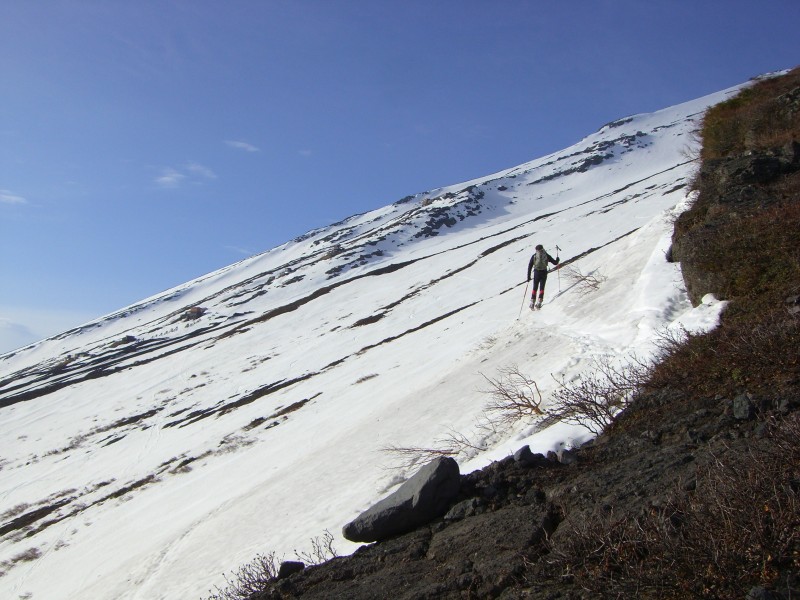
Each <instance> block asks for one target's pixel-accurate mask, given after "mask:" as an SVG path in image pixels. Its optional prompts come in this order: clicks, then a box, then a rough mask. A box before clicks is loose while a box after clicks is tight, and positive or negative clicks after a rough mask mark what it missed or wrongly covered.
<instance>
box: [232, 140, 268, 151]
mask: <svg viewBox="0 0 800 600" xmlns="http://www.w3.org/2000/svg"><path fill="white" fill-rule="evenodd" d="M225 143H226V144H228V146H230V147H231V148H236V149H238V150H244V151H245V152H260V150H261V149H260V148H258V147H256V146H253V144H250V143H248V142H244V141H241V140H225Z"/></svg>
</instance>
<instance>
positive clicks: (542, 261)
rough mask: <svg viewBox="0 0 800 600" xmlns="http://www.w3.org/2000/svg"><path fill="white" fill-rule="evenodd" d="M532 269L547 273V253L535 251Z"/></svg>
mask: <svg viewBox="0 0 800 600" xmlns="http://www.w3.org/2000/svg"><path fill="white" fill-rule="evenodd" d="M533 268H534V270H536V271H547V252H545V251H544V250H542V251H541V252H540V251H539V250H537V251H536V254H534V255H533Z"/></svg>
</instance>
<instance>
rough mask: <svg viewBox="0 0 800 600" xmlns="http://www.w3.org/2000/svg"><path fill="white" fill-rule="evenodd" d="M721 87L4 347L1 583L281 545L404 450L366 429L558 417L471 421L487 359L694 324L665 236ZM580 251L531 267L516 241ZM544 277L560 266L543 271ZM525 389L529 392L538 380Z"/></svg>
mask: <svg viewBox="0 0 800 600" xmlns="http://www.w3.org/2000/svg"><path fill="white" fill-rule="evenodd" d="M738 89H740V88H739V87H738V86H737V87H736V88H731V89H729V90H725V91H722V92H719V93H717V94H713V95H710V96H707V97H704V98H701V99H698V100H695V101H692V102H687V103H685V104H682V105H679V106H676V107H672V108H669V109H665V110H662V111H658V112H656V113H652V114H645V115H637V116H634V117H630V118H626V119H621V120H619V121H615V122H613V123H610V124H608V125H606V126H604V127H602V128H601V129H600V130H599V131H597V132H596V133H594V134H592V135H590V136H588V137H587V138H585V139H584V140H582V141H581V142H579V143H577V144H575V145H573V146H572V147H570V148H567V149H565V150H563V151H561V152H556V153H553V154H551V155H548V156H546V157H543V158H540V159H537V160H533V161H530V162H528V163H525V164H523V165H520V166H517V167H513V168H510V169H507V170H504V171H501V172H498V173H495V174H493V175H490V176H487V177H483V178H478V179H474V180H472V181H468V182H464V183H461V184H457V185H451V186H447V187H442V188H439V189H437V190H433V191H430V192H425V193H421V194H416V195H413V196H409V197H407V198H404V199H402V200H400V201H398V202H395V203H394V204H391V205H388V206H386V207H384V208H380V209H377V210H374V211H370V212H368V213H364V214H361V215H355V216H353V217H350V218H347V219H345V220H343V221H341V222H339V223H336V224H333V225H330V226H328V227H323V228H320V229H317V230H314V231H311V232H309V233H308V234H306V235H304V236H301V237H299V238H296V239H294V240H292V241H290V242H287V243H286V244H283V245H282V246H279V247H277V248H274V249H272V250H270V251H267V252H265V253H263V254H260V255H257V256H254V257H252V258H249V259H246V260H243V261H240V262H238V263H236V264H234V265H231V266H229V267H225V268H223V269H220V270H218V271H216V272H214V273H211V274H208V275H206V276H204V277H200V278H198V279H195V280H194V281H191V282H188V283H186V284H184V285H180V286H177V287H175V288H172V289H171V290H167V291H165V292H163V293H162V294H158V295H156V296H153V297H151V298H148V299H146V300H144V301H142V302H140V303H137V304H134V305H132V306H130V307H127V308H125V309H122V310H120V311H118V312H116V313H113V314H111V315H108V316H107V317H104V318H103V319H99V320H97V321H94V322H92V323H88V324H86V325H85V326H83V327H80V328H77V329H74V330H71V331H68V332H65V333H64V334H62V335H59V336H56V337H54V338H51V339H49V340H45V341H43V342H40V343H37V344H33V345H31V346H28V347H26V348H23V349H20V350H18V351H16V352H12V353H8V354H6V355H3V356H0V410H2V412H3V419H2V421H1V422H0V440H2V448H3V450H2V453H1V454H0V573H2V576H0V590H2V591H3V596H4V597H12V598H13V597H23V598H47V599H51V598H75V597H85V598H148V599H150V598H185V597H189V596H200V595H202V594H203V593H205V592H206V591H207V590H208V589H209V588H210V587H211V586H213V585H214V584H220V583H222V581H221V580H222V573H223V572H227V571H230V570H231V569H234V568H235V567H237V566H238V565H240V564H242V563H244V562H246V561H248V560H249V559H250V558H252V557H253V556H254V555H255V554H257V553H258V552H263V551H265V550H276V551H277V552H279V553H284V554H286V555H287V556H289V557H291V553H292V551H293V550H294V549H295V548H302V545H303V543H304V541H305V540H308V539H309V538H310V537H313V536H317V535H320V534H321V533H322V532H323V531H325V530H329V531H331V532H332V533H334V534H335V535H336V536H337V545H338V547H339V549H340V551H344V552H347V551H351V550H353V549H354V548H355V546H353V545H348V544H347V543H346V542H344V541H343V540H341V538H340V537H339V529H340V528H341V526H342V525H343V524H344V523H345V522H347V521H348V520H349V519H350V518H352V517H353V516H354V515H355V514H357V513H358V512H359V511H360V510H361V509H363V508H366V507H367V506H368V505H369V504H371V503H372V502H374V501H375V500H377V499H379V498H380V497H381V496H383V495H385V494H386V493H387V492H388V491H390V490H391V489H393V487H394V486H395V485H396V484H397V483H399V482H400V481H402V479H403V477H405V476H408V475H409V474H410V473H408V472H407V471H406V472H403V471H401V470H397V469H391V468H388V469H387V468H386V467H387V466H391V457H390V456H387V454H386V453H385V452H381V450H382V449H383V448H386V447H387V446H392V445H404V446H406V445H408V446H413V445H419V446H431V445H432V444H434V443H435V441H436V440H437V439H439V438H441V437H442V436H443V435H446V434H447V433H448V432H452V431H457V432H463V433H464V434H465V435H468V436H470V438H471V439H474V440H475V443H476V445H478V446H481V447H485V448H486V449H487V450H486V451H485V452H483V453H471V454H465V455H463V456H461V457H459V463H460V464H461V467H462V471H465V470H469V469H471V468H477V467H479V466H481V465H483V464H486V463H487V462H488V461H490V460H492V459H494V458H497V457H502V456H505V455H506V454H507V453H508V452H510V451H513V450H515V449H516V448H518V447H519V446H521V445H523V444H525V443H527V444H530V445H531V447H532V449H534V451H537V450H538V451H541V450H545V451H546V450H548V449H552V448H555V447H559V446H563V445H571V444H578V443H580V442H581V441H583V440H585V439H587V438H588V436H589V432H588V431H586V430H585V429H582V428H580V427H568V426H566V425H563V424H558V425H555V426H552V427H549V428H547V429H544V430H541V431H540V430H539V429H537V427H536V426H535V424H532V423H520V424H519V425H518V426H517V427H516V428H515V429H513V430H502V431H499V430H495V431H490V432H488V433H487V430H486V429H485V428H481V427H476V422H477V421H478V420H480V419H482V418H483V405H484V403H485V400H484V395H483V394H482V392H481V389H482V388H484V387H485V385H484V379H483V376H484V375H487V376H492V375H494V374H495V373H496V372H497V370H498V369H501V368H503V367H505V366H508V365H510V364H514V365H518V366H519V368H520V370H522V371H524V372H526V373H530V375H531V376H532V377H533V378H534V379H536V381H537V382H539V385H540V388H541V390H542V392H543V393H544V395H545V397H546V396H547V393H548V392H549V391H551V390H552V389H553V388H554V386H555V378H565V379H567V380H569V379H570V378H572V377H575V376H576V375H577V374H579V373H580V372H582V371H583V370H584V369H587V368H591V365H592V360H593V359H594V358H597V357H603V356H613V357H617V356H619V357H625V356H628V355H630V354H633V353H636V354H637V355H642V354H643V355H647V353H648V352H652V344H653V340H654V338H655V337H656V335H657V333H658V331H659V330H660V329H663V328H665V327H668V326H673V325H675V324H677V323H683V324H684V325H685V326H687V327H706V326H710V325H712V324H713V323H714V322H715V320H716V315H717V311H718V309H719V305H718V304H715V303H714V302H713V301H711V300H710V301H709V303H708V304H706V305H704V306H701V307H698V309H694V310H693V309H691V306H690V304H689V303H688V300H687V298H686V294H685V292H684V290H683V289H682V284H681V282H680V276H679V272H678V271H677V269H678V267H677V265H674V264H670V263H668V262H667V261H666V259H665V253H666V251H667V249H668V245H669V233H670V223H671V221H670V219H671V218H672V216H674V214H675V213H676V211H679V210H681V208H682V207H684V206H685V205H686V202H687V194H688V188H687V186H688V184H689V182H690V180H691V177H692V174H693V168H694V165H693V161H691V160H690V159H689V158H688V157H687V150H689V154H690V152H691V149H692V147H693V145H694V144H695V142H694V141H693V137H692V135H691V134H692V131H693V130H695V129H696V128H697V126H698V123H699V120H700V118H701V117H702V114H703V111H704V110H705V109H706V108H707V107H708V106H710V105H712V104H714V103H717V102H719V101H722V100H724V99H726V98H728V97H730V96H731V95H732V94H734V93H736V91H738ZM536 243H543V244H544V245H545V247H546V248H547V249H548V251H550V252H551V253H552V254H555V246H556V245H558V246H559V247H561V248H562V251H561V258H562V261H563V263H564V264H565V265H567V266H572V267H574V268H577V269H580V271H581V272H582V273H596V274H598V275H601V276H602V279H604V282H603V284H602V286H601V287H600V288H599V289H598V290H597V291H596V292H593V293H592V294H588V295H584V294H581V293H579V292H578V290H577V288H576V287H575V285H574V284H572V283H570V281H569V280H568V278H567V277H566V271H563V270H562V271H559V272H554V273H552V274H551V276H550V278H549V280H548V284H547V293H546V296H545V301H546V304H545V308H544V309H543V310H542V311H540V312H536V313H531V312H530V311H529V310H528V308H527V301H526V300H525V299H524V293H525V291H526V290H527V291H528V292H529V291H530V290H529V288H527V287H526V286H525V282H524V276H525V270H526V267H527V263H528V258H529V257H530V254H531V252H532V248H533V245H535V244H536ZM562 277H563V279H562ZM545 406H546V403H545Z"/></svg>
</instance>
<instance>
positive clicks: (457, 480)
mask: <svg viewBox="0 0 800 600" xmlns="http://www.w3.org/2000/svg"><path fill="white" fill-rule="evenodd" d="M460 485H461V475H460V473H459V469H458V463H456V461H455V460H453V459H452V458H450V457H443V458H437V459H436V460H433V461H431V462H430V463H428V464H427V465H425V466H424V467H422V468H421V469H420V470H419V471H417V473H416V474H414V476H413V477H411V479H409V480H408V481H406V482H405V483H404V484H403V485H401V486H400V488H399V489H398V490H397V491H396V492H394V493H393V494H391V495H390V496H387V497H386V498H384V499H383V500H381V501H380V502H378V503H377V504H375V505H374V506H372V507H371V508H368V509H367V510H365V511H364V512H363V513H361V514H360V515H358V517H356V518H355V519H354V520H353V521H351V522H350V523H348V524H347V525H345V526H344V527H343V528H342V535H344V537H345V538H346V539H348V540H350V541H351V542H377V541H380V540H385V539H387V538H390V537H393V536H396V535H400V534H402V533H406V532H409V531H411V530H413V529H415V528H416V527H419V526H420V525H423V524H425V523H428V522H430V521H432V520H433V519H435V518H437V517H440V516H442V515H443V514H444V513H445V511H447V508H448V507H449V506H450V504H451V503H452V501H453V500H454V499H455V498H456V496H457V495H458V490H459V487H460Z"/></svg>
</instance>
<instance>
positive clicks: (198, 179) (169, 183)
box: [155, 162, 217, 189]
mask: <svg viewBox="0 0 800 600" xmlns="http://www.w3.org/2000/svg"><path fill="white" fill-rule="evenodd" d="M216 178H217V174H216V173H215V172H214V171H212V170H211V169H209V168H208V167H206V166H205V165H201V164H200V163H196V162H190V163H186V165H184V166H183V167H181V168H180V169H176V168H174V167H164V168H163V169H161V175H159V176H158V177H156V179H155V182H156V184H157V185H158V186H159V187H162V188H167V189H174V188H177V187H180V186H181V185H183V184H184V183H190V184H195V185H197V184H200V183H203V182H204V181H208V180H210V179H216Z"/></svg>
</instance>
